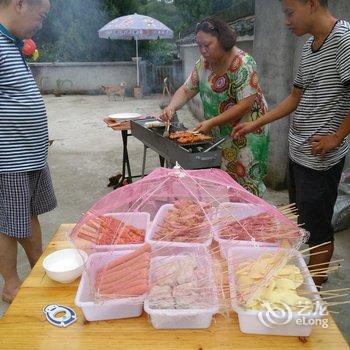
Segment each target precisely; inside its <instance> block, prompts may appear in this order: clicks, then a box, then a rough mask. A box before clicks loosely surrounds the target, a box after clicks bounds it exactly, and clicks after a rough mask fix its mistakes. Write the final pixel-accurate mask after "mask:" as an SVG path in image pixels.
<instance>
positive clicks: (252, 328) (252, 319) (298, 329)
mask: <svg viewBox="0 0 350 350" xmlns="http://www.w3.org/2000/svg"><path fill="white" fill-rule="evenodd" d="M274 251H277V248H273V247H260V248H254V247H242V246H239V247H232V248H230V249H229V251H228V271H229V282H230V295H231V306H232V309H233V310H234V311H236V312H237V314H238V320H239V328H240V330H241V332H243V333H248V334H265V335H284V336H299V337H307V336H309V335H310V334H311V331H312V328H313V325H314V324H315V323H316V322H317V320H320V319H321V318H322V316H323V315H322V309H318V310H317V309H316V311H315V312H313V313H309V314H306V315H305V316H303V315H301V314H300V313H298V312H295V311H293V312H291V315H289V317H290V321H289V322H288V323H286V324H283V323H284V322H286V319H284V318H280V319H277V320H276V322H273V323H271V322H270V319H271V314H269V313H268V311H264V310H262V311H257V310H244V309H242V308H241V307H239V306H238V305H237V303H236V292H235V272H234V267H233V263H232V260H233V258H234V256H237V254H239V256H240V257H241V256H242V258H243V259H244V256H246V258H247V259H248V258H254V259H255V258H259V257H260V256H261V255H262V254H264V253H268V252H274ZM296 254H297V258H296V259H294V260H293V263H295V265H296V266H297V267H299V268H300V269H301V270H302V271H303V272H304V273H303V275H304V280H305V284H303V285H302V289H303V290H306V291H310V292H314V293H315V294H309V295H308V297H309V298H312V299H318V300H319V303H320V304H322V302H321V300H322V299H321V298H320V296H319V294H317V289H316V286H315V283H314V282H313V279H312V277H311V276H310V274H309V273H308V270H307V266H306V263H305V261H304V259H303V257H302V256H301V254H300V253H297V252H296ZM242 261H244V260H242ZM259 314H260V316H259ZM259 317H260V319H259ZM302 317H304V318H305V319H304V321H303V323H301V321H300V320H301V319H302ZM261 319H262V320H265V324H264V323H263V322H262V321H261ZM310 320H311V321H310Z"/></svg>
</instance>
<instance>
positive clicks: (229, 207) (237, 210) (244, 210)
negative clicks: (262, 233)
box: [213, 202, 276, 259]
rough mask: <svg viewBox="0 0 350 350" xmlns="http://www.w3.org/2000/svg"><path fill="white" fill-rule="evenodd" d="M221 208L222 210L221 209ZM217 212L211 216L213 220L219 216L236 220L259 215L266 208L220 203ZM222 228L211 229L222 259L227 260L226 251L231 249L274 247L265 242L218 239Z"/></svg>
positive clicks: (246, 204)
mask: <svg viewBox="0 0 350 350" xmlns="http://www.w3.org/2000/svg"><path fill="white" fill-rule="evenodd" d="M221 208H222V209H221ZM217 210H218V211H217V212H216V213H215V214H214V215H213V217H214V218H215V219H218V218H220V216H228V215H232V218H236V219H237V220H242V219H245V218H247V217H249V216H254V215H258V214H261V213H263V212H265V211H266V208H264V207H263V206H259V205H256V204H249V203H232V202H228V203H222V204H221V205H220V207H219V208H217ZM221 227H222V226H220V224H219V225H217V226H216V227H215V225H214V227H213V234H214V240H215V241H216V242H218V243H219V247H220V255H221V257H222V258H223V259H227V253H228V250H229V249H230V248H231V247H235V246H242V247H249V246H260V247H273V246H276V244H274V243H267V242H259V241H255V242H252V241H243V240H234V239H225V238H220V229H221Z"/></svg>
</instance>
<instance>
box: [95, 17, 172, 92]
mask: <svg viewBox="0 0 350 350" xmlns="http://www.w3.org/2000/svg"><path fill="white" fill-rule="evenodd" d="M98 36H99V37H100V38H103V39H119V40H131V39H135V41H136V69H137V86H140V72H139V47H138V41H139V40H157V39H171V38H173V37H174V32H173V31H172V30H171V29H170V28H168V27H167V26H166V25H165V24H163V23H162V22H160V21H158V20H156V19H154V18H152V17H149V16H143V15H138V14H137V13H135V14H133V15H128V16H122V17H118V18H116V19H114V20H113V21H111V22H109V23H107V24H106V25H105V26H104V27H102V28H101V29H100V30H99V31H98Z"/></svg>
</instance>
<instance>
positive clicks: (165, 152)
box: [131, 119, 222, 175]
mask: <svg viewBox="0 0 350 350" xmlns="http://www.w3.org/2000/svg"><path fill="white" fill-rule="evenodd" d="M150 121H155V119H139V120H135V121H131V132H132V135H133V136H134V137H136V138H137V139H138V140H140V141H141V142H142V143H143V145H144V154H143V165H142V174H143V175H144V169H145V162H146V151H147V148H150V149H152V150H153V151H155V152H156V153H158V154H159V156H160V157H161V159H163V164H162V165H164V160H165V162H166V166H167V167H168V168H171V167H173V166H175V164H176V162H178V163H179V164H180V165H181V166H182V167H183V168H184V169H206V168H220V165H221V153H222V150H221V148H220V147H214V148H213V149H210V150H209V151H208V152H205V150H206V149H208V148H210V147H212V146H214V145H215V140H213V141H203V142H196V143H193V144H187V145H183V144H179V143H177V142H176V141H175V140H170V139H169V138H166V137H163V133H164V126H163V127H157V128H147V127H146V126H145V123H149V122H150ZM182 130H186V128H185V127H184V126H183V124H182V123H172V125H171V127H170V133H172V132H175V131H182Z"/></svg>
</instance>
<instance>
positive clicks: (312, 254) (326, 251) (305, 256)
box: [302, 250, 328, 258]
mask: <svg viewBox="0 0 350 350" xmlns="http://www.w3.org/2000/svg"><path fill="white" fill-rule="evenodd" d="M323 253H328V250H322V251H321V252H317V253H311V254H302V255H303V257H304V258H307V257H309V256H314V255H319V254H323Z"/></svg>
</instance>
